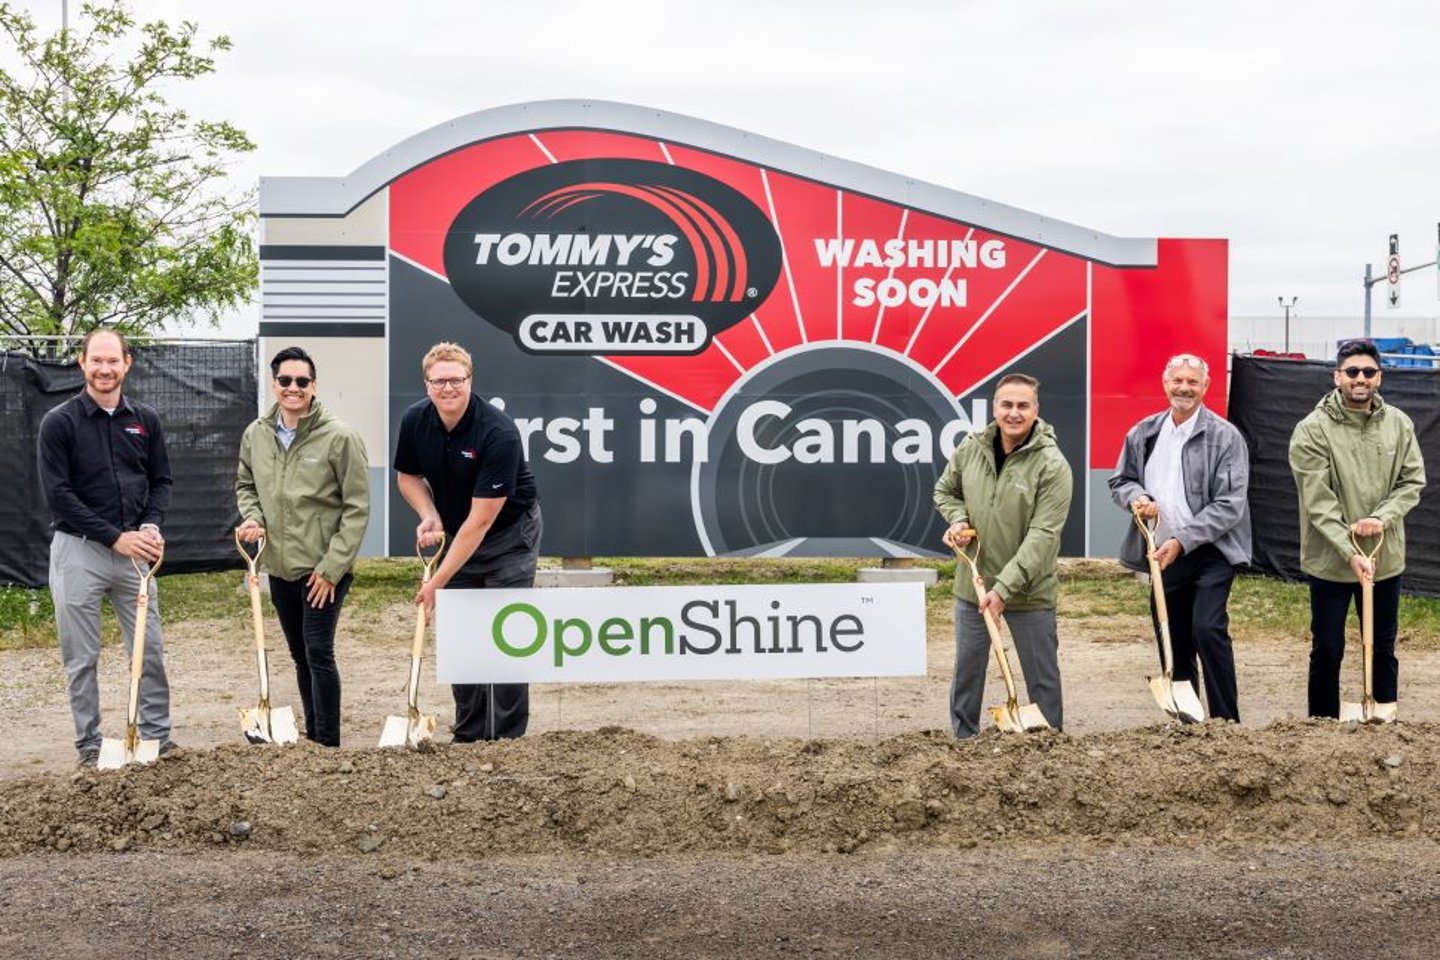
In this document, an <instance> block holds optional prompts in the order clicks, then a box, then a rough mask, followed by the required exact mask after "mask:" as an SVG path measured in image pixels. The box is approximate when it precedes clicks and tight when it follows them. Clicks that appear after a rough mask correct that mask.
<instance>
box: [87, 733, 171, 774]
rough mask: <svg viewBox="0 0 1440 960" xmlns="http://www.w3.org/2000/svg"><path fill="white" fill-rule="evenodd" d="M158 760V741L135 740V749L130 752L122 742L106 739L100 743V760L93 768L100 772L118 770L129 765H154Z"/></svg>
mask: <svg viewBox="0 0 1440 960" xmlns="http://www.w3.org/2000/svg"><path fill="white" fill-rule="evenodd" d="M159 759H160V741H159V740H137V741H135V749H134V750H130V749H128V748H127V747H126V746H125V741H124V740H111V739H109V738H108V737H107V738H106V739H104V740H101V741H100V758H99V760H97V761H96V763H95V766H97V767H98V768H100V769H101V770H119V769H120V768H121V767H123V766H125V765H126V764H129V763H154V762H155V761H156V760H159Z"/></svg>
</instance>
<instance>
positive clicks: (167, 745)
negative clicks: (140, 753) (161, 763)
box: [160, 737, 180, 757]
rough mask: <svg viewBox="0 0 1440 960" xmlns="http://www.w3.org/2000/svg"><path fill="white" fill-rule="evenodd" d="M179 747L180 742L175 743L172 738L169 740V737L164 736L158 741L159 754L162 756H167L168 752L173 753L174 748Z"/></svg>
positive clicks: (177, 748)
mask: <svg viewBox="0 0 1440 960" xmlns="http://www.w3.org/2000/svg"><path fill="white" fill-rule="evenodd" d="M179 749H180V744H178V743H176V742H175V741H174V740H171V739H170V738H169V737H166V738H165V739H164V740H161V741H160V756H162V757H168V756H169V755H170V754H172V753H174V752H175V751H176V750H179Z"/></svg>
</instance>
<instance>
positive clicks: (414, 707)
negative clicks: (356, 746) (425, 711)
mask: <svg viewBox="0 0 1440 960" xmlns="http://www.w3.org/2000/svg"><path fill="white" fill-rule="evenodd" d="M444 552H445V534H443V533H442V534H440V542H439V543H438V544H436V545H435V552H434V553H432V554H430V555H429V556H426V555H425V548H424V547H423V546H422V545H421V544H420V543H419V541H416V543H415V553H416V554H417V555H419V557H420V563H421V565H422V566H423V567H424V571H425V572H424V573H423V574H422V575H421V578H420V585H421V586H424V585H425V584H427V583H429V582H430V577H431V576H432V575H433V574H434V573H435V564H436V563H438V562H439V560H440V554H442V553H444ZM424 651H425V605H424V604H423V603H422V604H420V605H418V606H417V608H416V610H415V639H414V640H413V641H412V642H411V644H410V685H409V688H408V695H407V698H406V699H407V702H408V705H409V710H408V711H407V713H406V715H405V716H403V717H397V716H394V715H393V714H392V715H391V716H388V717H386V718H385V726H384V728H382V729H381V731H380V746H382V747H418V746H419V745H420V743H421V742H422V741H425V740H429V739H431V738H433V737H434V736H435V717H434V716H433V715H431V716H421V715H420V702H419V699H420V655H421V654H422V653H424Z"/></svg>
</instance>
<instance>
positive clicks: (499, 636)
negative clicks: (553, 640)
mask: <svg viewBox="0 0 1440 960" xmlns="http://www.w3.org/2000/svg"><path fill="white" fill-rule="evenodd" d="M511 614H522V615H524V616H527V617H529V618H530V620H531V622H533V623H534V624H535V639H534V640H533V641H532V642H531V643H530V645H529V646H526V647H516V646H512V645H511V644H510V641H509V639H508V638H507V637H506V636H505V621H506V620H508V619H509V618H510V615H511ZM490 636H491V639H493V640H494V641H495V647H496V649H498V650H499V651H500V652H501V653H503V654H505V655H506V656H507V657H528V656H530V655H531V654H534V653H536V652H537V651H539V649H540V648H541V647H543V646H545V615H544V614H542V613H541V612H540V611H539V610H538V609H536V608H535V607H533V606H531V605H530V604H528V603H512V604H508V605H507V606H504V607H501V608H500V612H499V613H497V614H495V619H494V621H492V622H491V624H490Z"/></svg>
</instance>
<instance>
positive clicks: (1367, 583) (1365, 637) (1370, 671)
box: [1340, 530, 1399, 723]
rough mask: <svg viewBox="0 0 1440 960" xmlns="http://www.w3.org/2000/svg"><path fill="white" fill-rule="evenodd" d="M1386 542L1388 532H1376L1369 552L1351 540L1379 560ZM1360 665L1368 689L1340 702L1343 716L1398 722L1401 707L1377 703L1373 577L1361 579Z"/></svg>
mask: <svg viewBox="0 0 1440 960" xmlns="http://www.w3.org/2000/svg"><path fill="white" fill-rule="evenodd" d="M1384 543H1385V532H1384V531H1383V530H1382V531H1381V532H1380V533H1379V534H1377V535H1376V540H1375V549H1374V550H1372V551H1370V552H1369V553H1366V552H1365V551H1364V550H1361V549H1360V543H1359V542H1358V541H1357V540H1356V539H1355V534H1354V533H1351V534H1350V544H1351V546H1353V547H1354V548H1355V552H1356V553H1358V554H1360V555H1361V556H1363V557H1365V558H1366V559H1367V560H1369V561H1370V564H1371V566H1372V567H1373V566H1374V564H1375V558H1376V557H1378V556H1380V547H1381V546H1382V545H1383V544H1384ZM1360 650H1361V653H1362V656H1361V660H1360V664H1361V666H1360V669H1361V671H1362V673H1363V675H1364V684H1365V686H1364V693H1363V695H1362V698H1361V700H1360V702H1359V703H1345V702H1342V703H1341V704H1340V720H1341V721H1342V722H1343V721H1346V720H1358V721H1360V722H1361V723H1394V722H1395V717H1396V716H1397V714H1398V713H1399V707H1398V706H1397V705H1396V704H1393V703H1376V702H1375V692H1374V681H1375V581H1374V579H1373V578H1372V577H1362V578H1361V579H1360Z"/></svg>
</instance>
